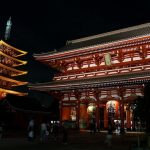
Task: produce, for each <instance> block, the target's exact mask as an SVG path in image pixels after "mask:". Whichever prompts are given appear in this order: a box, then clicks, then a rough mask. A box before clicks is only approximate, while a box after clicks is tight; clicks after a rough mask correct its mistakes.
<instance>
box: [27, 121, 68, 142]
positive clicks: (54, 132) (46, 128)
mask: <svg viewBox="0 0 150 150" xmlns="http://www.w3.org/2000/svg"><path fill="white" fill-rule="evenodd" d="M39 134H40V141H41V143H45V142H46V141H47V140H48V139H50V137H52V138H53V139H54V140H55V141H59V137H62V142H63V143H64V144H67V140H68V130H67V128H66V126H65V125H64V124H63V125H62V126H60V124H59V123H57V122H55V123H53V124H51V123H48V122H46V121H44V120H43V121H42V122H41V124H40V132H39ZM35 135H36V127H35V122H34V119H31V120H30V121H29V124H28V140H29V141H33V140H34V139H35Z"/></svg>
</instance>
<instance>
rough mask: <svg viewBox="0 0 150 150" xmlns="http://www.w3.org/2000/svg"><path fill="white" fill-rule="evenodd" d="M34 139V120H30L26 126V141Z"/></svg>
mask: <svg viewBox="0 0 150 150" xmlns="http://www.w3.org/2000/svg"><path fill="white" fill-rule="evenodd" d="M34 138H35V125H34V120H33V119H31V120H30V121H29V124H28V140H29V141H32V140H33V139H34Z"/></svg>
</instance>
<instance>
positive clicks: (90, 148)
mask: <svg viewBox="0 0 150 150" xmlns="http://www.w3.org/2000/svg"><path fill="white" fill-rule="evenodd" d="M138 135H139V137H140V139H142V138H143V137H144V134H143V133H133V132H130V133H129V132H128V133H126V134H124V135H115V134H114V135H113V140H112V147H108V146H107V145H106V144H105V142H104V141H105V137H106V132H105V131H104V132H101V133H96V134H90V133H89V132H76V131H73V132H69V140H68V144H66V145H64V144H63V143H62V139H61V137H60V138H59V140H58V141H55V140H54V139H53V138H49V139H48V140H47V142H46V143H44V144H42V143H40V140H39V137H36V139H35V141H32V142H30V141H28V140H27V139H26V138H25V137H23V136H17V135H16V137H15V136H11V137H9V136H7V137H4V138H3V139H0V150H50V149H51V150H59V149H61V150H94V149H97V150H109V149H111V150H131V149H133V148H134V147H135V146H136V145H138V140H139V138H138Z"/></svg>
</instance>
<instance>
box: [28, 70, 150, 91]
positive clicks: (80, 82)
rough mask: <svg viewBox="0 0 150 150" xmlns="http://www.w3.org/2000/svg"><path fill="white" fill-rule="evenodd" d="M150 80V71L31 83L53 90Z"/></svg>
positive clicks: (123, 84)
mask: <svg viewBox="0 0 150 150" xmlns="http://www.w3.org/2000/svg"><path fill="white" fill-rule="evenodd" d="M149 81H150V72H149V71H143V72H138V73H137V72H136V73H126V74H119V75H117V76H116V75H109V76H107V77H106V76H104V77H95V78H86V79H76V80H65V81H64V80H63V81H62V80H61V81H52V82H47V83H37V84H30V85H29V87H30V89H31V90H40V91H51V90H58V91H59V90H68V89H82V88H84V89H85V88H91V87H92V88H94V87H110V86H125V85H134V84H144V83H147V82H149Z"/></svg>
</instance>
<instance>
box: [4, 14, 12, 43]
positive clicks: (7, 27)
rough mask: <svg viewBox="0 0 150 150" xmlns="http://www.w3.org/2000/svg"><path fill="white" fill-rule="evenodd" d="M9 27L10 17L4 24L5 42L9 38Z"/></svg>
mask: <svg viewBox="0 0 150 150" xmlns="http://www.w3.org/2000/svg"><path fill="white" fill-rule="evenodd" d="M11 26H12V22H11V17H9V19H8V20H7V23H6V30H5V40H8V39H9V37H10V31H11Z"/></svg>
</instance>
